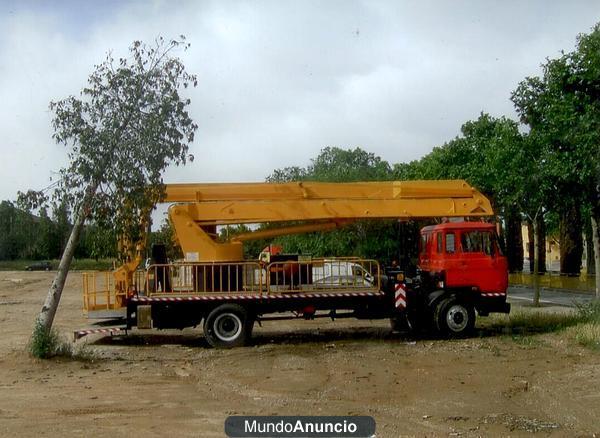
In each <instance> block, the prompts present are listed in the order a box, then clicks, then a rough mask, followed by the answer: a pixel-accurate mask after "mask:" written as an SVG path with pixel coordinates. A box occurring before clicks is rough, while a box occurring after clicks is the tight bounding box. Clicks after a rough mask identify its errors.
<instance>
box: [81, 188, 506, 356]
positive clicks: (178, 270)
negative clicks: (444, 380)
mask: <svg viewBox="0 0 600 438" xmlns="http://www.w3.org/2000/svg"><path fill="white" fill-rule="evenodd" d="M165 202H168V203H171V204H172V205H171V206H170V207H169V210H168V213H169V219H170V221H171V224H172V226H173V228H174V234H175V239H176V241H177V244H178V245H179V246H180V247H181V249H182V252H183V254H184V259H183V260H182V261H179V262H175V263H171V262H169V261H168V260H167V259H166V256H165V254H164V251H160V250H155V251H153V258H152V262H151V264H150V265H149V266H148V267H147V268H146V269H140V263H141V262H142V260H144V258H145V254H144V245H143V242H137V243H136V244H135V245H129V246H128V247H129V248H134V250H132V251H131V253H130V254H129V257H128V258H127V261H126V262H125V263H123V265H122V266H120V267H119V268H117V269H116V270H114V271H113V272H111V273H98V272H89V273H85V274H84V277H83V298H84V311H85V312H86V313H87V315H88V317H89V318H115V317H118V318H120V321H121V322H122V324H121V325H119V326H116V327H102V328H99V329H89V330H80V331H77V332H76V333H75V338H76V339H77V338H80V337H82V336H85V335H88V334H92V333H109V334H116V333H119V332H125V333H127V331H128V330H132V329H134V328H135V329H137V330H143V329H183V328H186V327H196V326H199V325H200V326H202V328H203V332H204V336H205V338H206V340H207V341H208V343H209V344H210V345H211V346H213V347H221V348H229V347H235V346H240V345H244V344H246V343H248V342H249V340H250V339H251V335H252V330H253V327H254V325H255V323H257V322H258V323H260V322H262V321H277V320H284V319H290V318H304V319H314V318H323V317H326V318H331V319H338V318H358V319H382V318H387V319H389V320H390V322H391V327H392V329H394V330H401V329H404V328H410V329H414V330H420V329H427V330H430V331H432V332H433V333H435V334H437V335H440V336H451V337H459V336H466V335H468V334H469V333H471V332H472V331H473V329H474V327H475V320H476V316H477V315H479V316H487V315H489V314H490V313H492V312H501V313H508V312H509V311H510V305H509V304H508V303H507V302H506V291H507V283H508V280H507V279H508V273H507V263H506V259H505V257H504V256H503V255H502V252H501V249H500V245H499V244H498V238H497V234H496V228H495V225H494V224H492V223H488V222H484V221H482V218H485V217H492V216H493V211H492V208H491V205H490V202H489V200H488V199H487V198H486V197H485V196H484V195H482V194H481V193H480V192H479V191H477V190H476V189H475V188H473V187H471V186H470V185H469V184H468V183H467V182H465V181H462V180H447V181H384V182H356V183H319V182H295V183H212V184H209V183H206V184H167V185H166V196H165ZM424 218H436V219H438V221H441V223H438V224H436V225H431V226H426V227H424V228H423V229H422V230H421V231H420V243H419V258H418V269H417V270H416V272H415V273H414V275H410V276H409V275H407V272H405V271H404V270H403V269H401V267H398V266H382V265H381V264H380V263H379V261H377V260H371V259H364V258H358V257H342V258H313V257H311V256H309V255H297V254H296V255H294V254H291V255H286V254H277V255H272V256H270V257H266V258H265V257H260V258H258V259H256V260H244V257H243V243H244V242H246V241H249V240H251V239H258V238H260V239H264V238H274V237H277V236H281V235H288V234H293V233H306V232H314V231H327V230H332V229H335V228H338V227H343V226H345V225H347V224H348V223H352V222H353V221H357V220H362V219H377V220H385V219H394V220H412V219H424ZM260 223H274V224H276V225H277V226H273V227H267V228H258V229H254V230H253V231H249V232H247V233H243V234H238V235H235V236H231V237H230V238H228V239H226V240H225V241H222V240H219V239H218V236H217V232H216V231H217V227H218V226H227V225H230V224H260ZM257 273H260V274H257Z"/></svg>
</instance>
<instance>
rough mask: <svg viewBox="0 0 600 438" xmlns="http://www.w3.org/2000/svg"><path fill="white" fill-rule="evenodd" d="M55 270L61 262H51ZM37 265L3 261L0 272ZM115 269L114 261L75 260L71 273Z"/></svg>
mask: <svg viewBox="0 0 600 438" xmlns="http://www.w3.org/2000/svg"><path fill="white" fill-rule="evenodd" d="M50 262H51V263H52V267H53V269H56V268H57V267H58V263H59V262H60V260H50ZM32 263H35V260H2V261H0V271H24V270H25V267H26V266H28V265H31V264H32ZM112 268H113V260H112V259H99V260H94V259H74V260H73V263H71V268H70V270H71V271H94V270H98V271H105V270H110V269H112Z"/></svg>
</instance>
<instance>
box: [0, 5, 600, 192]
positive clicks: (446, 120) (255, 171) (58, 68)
mask: <svg viewBox="0 0 600 438" xmlns="http://www.w3.org/2000/svg"><path fill="white" fill-rule="evenodd" d="M597 21H600V4H599V3H598V1H587V2H585V1H570V2H559V1H512V2H510V1H502V2H500V1H494V2H492V1H475V0H473V1H432V2H428V1H400V0H398V1H389V2H386V1H239V2H233V1H231V2H228V1H214V2H212V1H201V0H198V1H189V2H185V1H154V2H152V1H115V0H112V1H107V0H104V1H92V0H89V1H81V0H77V1H76V0H72V1H63V2H60V1H52V2H47V1H41V0H40V1H37V2H36V1H16V0H8V1H7V0H0V29H2V31H1V32H0V99H1V105H0V153H1V157H2V160H1V165H2V169H3V171H2V177H1V178H2V179H1V181H2V184H0V199H14V198H15V196H16V192H17V190H26V189H28V188H42V187H45V186H47V185H48V182H49V178H50V177H51V176H52V175H53V172H54V171H56V170H58V169H59V168H60V167H61V166H62V165H63V164H64V163H65V161H66V150H65V148H64V147H63V146H61V145H56V144H55V143H54V142H53V140H52V138H51V134H52V130H51V127H50V121H51V114H50V112H49V111H48V103H49V102H50V101H51V100H58V99H62V98H64V97H67V96H68V95H71V94H77V93H78V92H79V90H80V89H81V88H82V86H84V85H85V82H86V79H87V76H88V75H89V73H90V72H91V71H92V69H93V65H94V64H95V63H99V62H101V61H102V60H103V59H104V56H105V54H106V52H107V51H108V50H112V51H113V53H114V54H115V55H117V56H119V55H125V54H126V51H127V47H128V46H129V44H130V43H131V42H132V41H133V40H136V39H142V40H147V41H150V40H152V39H153V38H154V37H155V36H157V35H163V36H164V37H166V38H169V37H172V36H177V35H179V34H185V35H186V36H187V39H188V42H190V43H191V44H192V46H191V48H190V50H189V51H187V52H185V53H181V54H180V56H181V58H182V59H183V60H184V62H185V64H186V66H187V68H188V70H189V71H190V72H192V73H196V74H197V75H198V78H199V85H198V87H197V88H196V89H195V90H193V91H192V92H191V95H190V97H191V99H192V105H191V113H192V116H193V118H194V120H195V121H196V122H197V123H198V125H199V130H198V133H197V138H196V141H195V143H194V144H193V145H192V147H191V152H192V153H193V154H194V155H195V156H196V160H195V161H194V162H193V163H192V164H191V165H188V166H186V167H185V168H183V169H182V168H178V169H170V170H169V171H168V172H167V175H166V178H165V179H166V181H167V182H184V181H207V182H208V181H262V180H264V178H265V177H266V176H267V175H268V174H269V173H271V171H272V170H273V169H275V168H279V167H284V166H290V165H306V164H308V163H309V160H310V158H311V157H315V156H316V155H317V154H318V152H319V150H320V149H321V148H323V147H325V146H339V147H343V148H353V147H356V146H359V147H361V148H363V149H365V150H368V151H370V152H374V153H376V154H377V155H380V156H381V157H382V158H384V159H386V160H388V161H390V162H391V163H395V162H400V161H409V160H413V159H416V158H418V157H421V156H422V155H424V154H426V153H427V152H429V151H430V150H431V149H432V148H433V147H434V146H437V145H440V144H443V143H444V142H445V141H447V140H450V139H451V138H453V137H454V136H456V135H457V134H458V132H459V128H460V125H461V124H462V123H463V122H465V121H466V120H470V119H473V118H476V117H477V116H478V114H479V113H480V112H481V111H485V112H489V113H491V114H492V115H495V116H500V115H509V116H512V117H514V111H513V108H512V104H511V102H510V100H509V96H510V92H511V90H513V89H514V88H515V87H516V85H517V83H518V82H519V81H520V80H522V79H523V78H524V77H525V76H527V75H535V74H539V72H540V67H539V66H540V63H541V62H543V61H544V59H545V58H546V57H555V56H557V55H559V52H560V50H567V51H568V50H571V49H573V47H574V45H575V36H576V35H577V34H578V33H580V32H587V31H589V29H590V28H591V27H592V26H593V25H594V24H595V23H596V22H597Z"/></svg>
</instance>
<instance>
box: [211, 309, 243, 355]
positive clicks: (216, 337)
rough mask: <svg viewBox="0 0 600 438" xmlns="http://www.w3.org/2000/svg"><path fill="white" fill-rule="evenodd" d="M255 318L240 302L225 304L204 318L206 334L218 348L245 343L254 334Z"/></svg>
mask: <svg viewBox="0 0 600 438" xmlns="http://www.w3.org/2000/svg"><path fill="white" fill-rule="evenodd" d="M253 326H254V319H253V318H251V317H249V315H248V312H247V311H246V309H245V308H243V307H242V306H240V305H238V304H223V305H221V306H219V307H217V308H215V309H213V310H212V312H210V313H209V314H208V316H207V317H206V319H205V320H204V336H205V337H206V340H207V341H208V343H209V344H210V345H212V346H213V347H216V348H232V347H239V346H241V345H244V344H245V343H246V342H247V341H248V340H249V339H250V336H251V335H252V327H253Z"/></svg>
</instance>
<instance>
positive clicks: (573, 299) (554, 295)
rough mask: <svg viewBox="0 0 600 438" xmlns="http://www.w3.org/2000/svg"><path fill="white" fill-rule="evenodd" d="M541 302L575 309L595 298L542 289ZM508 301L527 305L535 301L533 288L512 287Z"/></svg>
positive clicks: (581, 294) (587, 295) (578, 293)
mask: <svg viewBox="0 0 600 438" xmlns="http://www.w3.org/2000/svg"><path fill="white" fill-rule="evenodd" d="M540 297H541V298H540V302H541V303H542V304H546V305H553V306H565V307H575V304H576V303H587V302H589V301H591V300H592V299H593V298H594V295H593V294H591V293H582V292H575V291H569V290H564V289H549V288H545V287H543V288H541V290H540ZM508 301H509V302H511V303H515V304H518V303H527V302H532V301H533V288H531V287H526V286H510V287H509V288H508Z"/></svg>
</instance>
